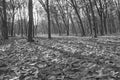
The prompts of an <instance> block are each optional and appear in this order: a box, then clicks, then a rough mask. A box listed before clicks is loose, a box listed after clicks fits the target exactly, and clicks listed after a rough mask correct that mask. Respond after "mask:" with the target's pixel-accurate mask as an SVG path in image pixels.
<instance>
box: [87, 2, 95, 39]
mask: <svg viewBox="0 0 120 80" xmlns="http://www.w3.org/2000/svg"><path fill="white" fill-rule="evenodd" d="M89 3H90V7H91V13H92V19H93V31H94V38H96V37H97V31H96V22H95V14H94V11H93V5H92V2H91V0H89Z"/></svg>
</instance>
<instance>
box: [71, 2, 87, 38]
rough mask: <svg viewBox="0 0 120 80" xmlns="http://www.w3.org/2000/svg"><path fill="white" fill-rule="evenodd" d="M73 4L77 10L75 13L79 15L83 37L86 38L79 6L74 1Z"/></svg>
mask: <svg viewBox="0 0 120 80" xmlns="http://www.w3.org/2000/svg"><path fill="white" fill-rule="evenodd" d="M71 2H72V5H73V8H74V9H75V12H76V14H77V16H78V19H79V21H80V25H81V29H82V36H85V30H84V26H83V23H82V19H81V17H80V15H79V12H78V9H77V6H76V4H75V2H74V0H71Z"/></svg>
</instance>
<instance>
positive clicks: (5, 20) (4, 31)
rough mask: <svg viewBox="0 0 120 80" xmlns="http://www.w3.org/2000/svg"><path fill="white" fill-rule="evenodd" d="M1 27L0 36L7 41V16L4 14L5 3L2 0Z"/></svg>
mask: <svg viewBox="0 0 120 80" xmlns="http://www.w3.org/2000/svg"><path fill="white" fill-rule="evenodd" d="M2 2H3V25H2V36H3V38H4V39H5V40H6V39H8V27H7V14H6V1H5V0H3V1H2Z"/></svg>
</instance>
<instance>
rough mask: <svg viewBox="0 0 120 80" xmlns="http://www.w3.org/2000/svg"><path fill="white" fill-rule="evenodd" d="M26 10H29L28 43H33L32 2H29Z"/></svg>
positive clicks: (30, 0)
mask: <svg viewBox="0 0 120 80" xmlns="http://www.w3.org/2000/svg"><path fill="white" fill-rule="evenodd" d="M28 10H29V28H28V42H33V41H34V40H33V37H32V32H33V30H32V27H33V5H32V0H29V4H28Z"/></svg>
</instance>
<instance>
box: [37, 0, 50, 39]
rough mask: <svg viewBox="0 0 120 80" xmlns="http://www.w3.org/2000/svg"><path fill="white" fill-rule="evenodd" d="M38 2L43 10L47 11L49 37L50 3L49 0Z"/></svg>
mask: <svg viewBox="0 0 120 80" xmlns="http://www.w3.org/2000/svg"><path fill="white" fill-rule="evenodd" d="M39 2H40V3H41V5H42V7H43V8H44V10H45V11H46V13H47V18H48V38H49V39H51V26H50V4H49V0H45V3H46V4H45V3H44V2H43V0H39Z"/></svg>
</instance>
